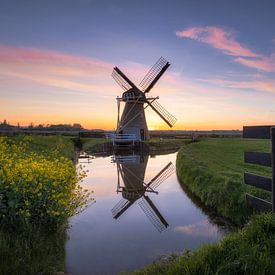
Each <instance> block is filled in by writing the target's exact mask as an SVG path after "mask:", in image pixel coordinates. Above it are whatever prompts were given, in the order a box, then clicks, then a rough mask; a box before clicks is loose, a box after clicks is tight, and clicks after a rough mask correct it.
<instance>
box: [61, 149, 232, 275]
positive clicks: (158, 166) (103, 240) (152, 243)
mask: <svg viewBox="0 0 275 275" xmlns="http://www.w3.org/2000/svg"><path fill="white" fill-rule="evenodd" d="M175 161H176V154H175V153H174V154H168V155H157V156H154V157H152V156H146V155H137V154H133V153H130V154H128V155H127V154H121V153H120V154H116V155H115V156H113V157H105V158H103V157H96V158H94V159H92V162H91V163H85V164H84V165H85V170H86V169H87V170H89V172H88V174H87V177H86V178H85V179H84V181H83V182H82V183H81V184H82V186H83V188H85V189H88V190H90V191H92V190H93V191H94V193H93V196H94V198H95V199H96V203H95V204H93V205H92V206H91V207H89V208H87V209H86V210H85V211H84V212H82V213H81V214H79V215H77V216H75V217H73V218H71V219H70V225H71V227H70V229H69V231H68V234H69V240H68V241H67V244H66V271H67V273H68V274H73V275H78V274H81V275H86V274H87V275H90V274H100V275H101V274H117V273H119V272H122V271H131V270H134V269H137V268H140V267H142V266H144V265H146V264H149V263H151V262H153V261H154V260H156V259H157V258H159V257H160V256H163V255H167V254H171V253H179V252H181V251H183V250H185V249H189V250H195V249H197V248H198V247H199V246H201V245H202V244H206V243H212V242H216V241H217V240H219V239H220V238H221V237H222V236H223V235H224V234H225V233H226V232H227V229H226V225H224V224H222V225H221V223H220V222H218V223H217V220H216V219H214V216H213V215H212V214H211V216H210V217H209V212H208V211H207V209H204V208H203V207H202V205H200V204H199V203H198V202H197V201H196V200H195V198H193V197H192V196H191V195H189V194H188V192H187V190H184V189H183V188H182V186H181V184H179V182H178V179H177V176H176V173H173V172H174V165H172V164H171V163H175ZM80 162H82V163H83V162H86V160H85V159H81V160H80ZM170 162H171V163H170ZM116 191H117V192H116ZM153 201H154V202H153ZM111 210H112V211H111ZM143 211H144V212H143ZM144 213H145V214H146V215H144ZM148 217H149V219H148ZM168 222H169V226H168ZM152 224H153V225H154V226H155V227H156V228H157V229H158V230H159V231H162V230H163V231H162V234H158V231H157V230H156V229H155V228H154V226H152ZM164 229H165V230H164Z"/></svg>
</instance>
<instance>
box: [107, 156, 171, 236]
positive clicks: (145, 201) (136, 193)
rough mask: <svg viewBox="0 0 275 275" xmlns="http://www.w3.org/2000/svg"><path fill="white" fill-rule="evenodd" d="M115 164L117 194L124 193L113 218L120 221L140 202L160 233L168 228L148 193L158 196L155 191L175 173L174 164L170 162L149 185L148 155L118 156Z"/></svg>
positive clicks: (116, 206) (142, 208)
mask: <svg viewBox="0 0 275 275" xmlns="http://www.w3.org/2000/svg"><path fill="white" fill-rule="evenodd" d="M113 162H115V163H116V164H117V176H118V183H117V193H119V192H120V193H122V199H121V200H120V201H119V202H118V203H117V204H116V205H115V206H114V207H113V209H112V214H113V218H114V219H118V218H119V217H120V216H121V215H122V214H123V213H124V212H126V210H127V209H129V208H130V207H131V206H132V205H134V204H135V203H136V201H139V202H138V204H139V206H140V208H141V210H142V211H143V212H144V213H145V215H146V216H147V218H148V219H149V220H150V222H151V223H152V224H153V225H154V226H155V228H156V229H157V230H158V231H159V232H161V231H163V230H164V229H165V228H167V227H168V223H167V221H166V220H165V218H164V217H163V216H162V215H161V213H160V212H159V210H158V209H157V207H156V206H155V204H154V203H153V201H152V200H151V199H150V197H149V195H148V193H155V194H158V192H157V191H156V190H155V189H156V188H157V187H158V186H159V185H160V184H161V183H163V182H164V181H165V180H166V179H167V178H168V177H169V176H170V175H172V174H173V173H174V171H175V168H174V166H173V164H172V162H169V163H168V164H167V165H166V166H165V167H164V168H163V169H162V170H161V171H160V172H159V173H158V174H157V175H156V176H155V177H154V178H152V179H151V180H150V181H149V182H148V183H145V182H144V177H145V171H146V166H147V162H148V155H128V156H118V155H117V156H114V158H113Z"/></svg>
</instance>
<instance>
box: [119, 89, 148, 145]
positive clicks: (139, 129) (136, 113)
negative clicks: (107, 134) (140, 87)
mask: <svg viewBox="0 0 275 275" xmlns="http://www.w3.org/2000/svg"><path fill="white" fill-rule="evenodd" d="M122 101H124V102H125V106H124V109H123V113H122V115H121V118H120V120H119V124H118V128H117V131H118V133H119V134H134V135H135V136H136V137H137V139H138V140H146V139H149V132H148V127H147V122H146V117H145V111H144V104H145V103H146V101H145V97H144V94H143V93H141V92H139V91H135V90H134V89H130V90H129V91H126V92H124V93H123V95H122Z"/></svg>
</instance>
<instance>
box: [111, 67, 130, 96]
mask: <svg viewBox="0 0 275 275" xmlns="http://www.w3.org/2000/svg"><path fill="white" fill-rule="evenodd" d="M112 77H113V79H114V80H115V81H116V83H117V84H118V85H119V86H120V87H121V88H122V89H123V90H125V91H127V90H129V89H131V88H132V87H131V85H130V84H129V83H128V82H127V81H126V80H125V79H124V78H123V77H122V76H121V75H120V74H119V73H118V72H117V71H116V70H115V69H114V70H113V72H112Z"/></svg>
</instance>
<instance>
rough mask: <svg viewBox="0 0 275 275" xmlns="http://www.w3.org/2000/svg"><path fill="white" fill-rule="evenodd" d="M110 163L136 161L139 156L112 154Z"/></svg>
mask: <svg viewBox="0 0 275 275" xmlns="http://www.w3.org/2000/svg"><path fill="white" fill-rule="evenodd" d="M111 162H112V163H137V162H139V156H138V155H127V156H121V155H113V156H112V157H111Z"/></svg>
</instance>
